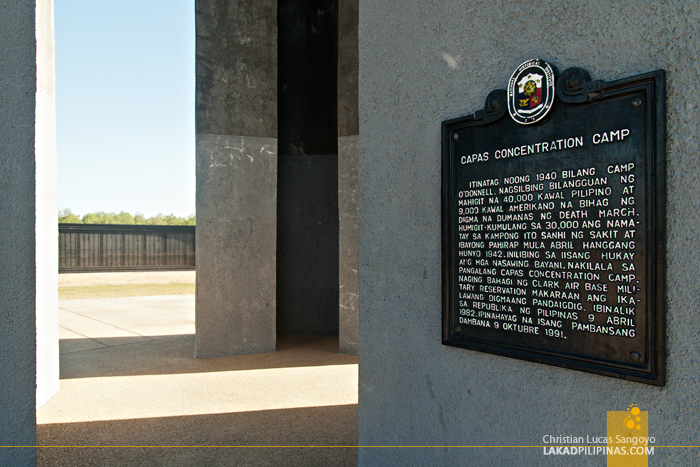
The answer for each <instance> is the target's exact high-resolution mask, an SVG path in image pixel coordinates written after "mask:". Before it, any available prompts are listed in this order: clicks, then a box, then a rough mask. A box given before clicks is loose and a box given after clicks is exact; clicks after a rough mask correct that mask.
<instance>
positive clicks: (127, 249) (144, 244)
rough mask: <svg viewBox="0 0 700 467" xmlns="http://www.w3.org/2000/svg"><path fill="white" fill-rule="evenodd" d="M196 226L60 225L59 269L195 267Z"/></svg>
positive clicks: (142, 269)
mask: <svg viewBox="0 0 700 467" xmlns="http://www.w3.org/2000/svg"><path fill="white" fill-rule="evenodd" d="M194 237H195V226H193V225H115V224H58V272H110V271H145V270H161V271H163V270H182V269H194V268H195V266H194Z"/></svg>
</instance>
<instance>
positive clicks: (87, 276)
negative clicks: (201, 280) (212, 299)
mask: <svg viewBox="0 0 700 467" xmlns="http://www.w3.org/2000/svg"><path fill="white" fill-rule="evenodd" d="M195 277H196V272H195V271H134V272H84V273H72V274H59V275H58V286H59V287H81V286H87V285H127V284H172V283H178V282H185V283H189V284H194V281H195Z"/></svg>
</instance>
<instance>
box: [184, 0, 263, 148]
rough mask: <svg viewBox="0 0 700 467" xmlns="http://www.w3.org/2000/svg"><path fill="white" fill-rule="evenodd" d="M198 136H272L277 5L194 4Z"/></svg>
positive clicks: (213, 0)
mask: <svg viewBox="0 0 700 467" xmlns="http://www.w3.org/2000/svg"><path fill="white" fill-rule="evenodd" d="M195 15H196V30H197V44H196V54H197V57H196V75H197V85H196V86H197V97H196V108H195V112H196V127H197V133H205V134H218V135H244V136H260V137H276V136H277V2H276V1H274V0H261V1H255V2H249V1H245V0H196V2H195Z"/></svg>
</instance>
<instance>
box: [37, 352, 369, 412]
mask: <svg viewBox="0 0 700 467" xmlns="http://www.w3.org/2000/svg"><path fill="white" fill-rule="evenodd" d="M347 404H357V364H349V365H326V366H318V367H313V366H311V367H297V368H274V369H259V370H242V371H220V372H211V373H184V374H174V375H142V376H110V377H99V378H78V379H69V380H62V381H61V390H60V392H59V393H58V394H57V395H56V396H54V398H53V399H51V400H50V401H49V402H48V403H47V404H46V405H44V406H43V407H42V408H41V409H40V410H39V411H38V413H37V423H39V424H47V423H74V422H88V421H105V420H127V419H136V418H156V417H174V416H184V415H205V414H217V413H235V412H251V411H259V410H274V409H288V408H301V407H322V406H331V405H347Z"/></svg>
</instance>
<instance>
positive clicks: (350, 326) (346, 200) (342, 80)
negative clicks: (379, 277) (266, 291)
mask: <svg viewBox="0 0 700 467" xmlns="http://www.w3.org/2000/svg"><path fill="white" fill-rule="evenodd" d="M358 18H359V2H358V0H339V1H338V136H339V138H338V219H339V252H340V253H339V258H338V263H339V265H338V268H339V277H338V279H339V284H338V289H339V321H340V330H339V335H340V351H341V352H342V353H347V354H353V355H357V346H358V338H359V336H358V312H359V310H358V304H359V303H358V293H359V290H358V279H357V270H358V268H359V264H358V261H359V259H358V256H357V208H358V203H357V193H358V191H357V182H358V170H359V168H358V140H359V138H358V136H357V134H358V132H359V126H358V125H359V121H358V101H357V93H358V71H359V63H358V62H359V47H358V29H357V27H358V26H357V22H358Z"/></svg>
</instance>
